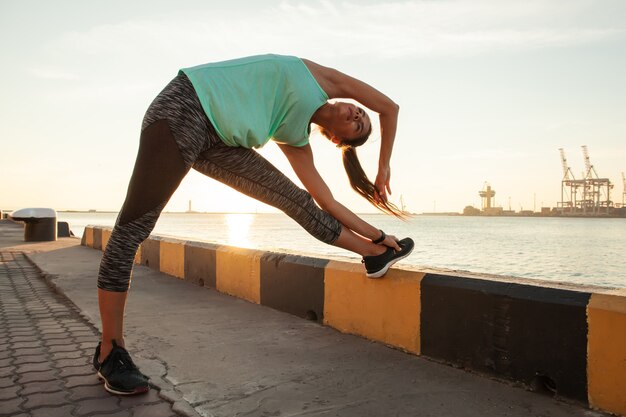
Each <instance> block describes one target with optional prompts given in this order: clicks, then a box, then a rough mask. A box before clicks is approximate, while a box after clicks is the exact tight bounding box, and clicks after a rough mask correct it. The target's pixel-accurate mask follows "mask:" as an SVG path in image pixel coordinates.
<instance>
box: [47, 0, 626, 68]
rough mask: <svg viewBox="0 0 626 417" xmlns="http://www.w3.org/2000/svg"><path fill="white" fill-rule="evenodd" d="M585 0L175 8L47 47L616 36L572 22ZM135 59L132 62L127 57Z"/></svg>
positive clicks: (444, 49)
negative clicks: (239, 11)
mask: <svg viewBox="0 0 626 417" xmlns="http://www.w3.org/2000/svg"><path fill="white" fill-rule="evenodd" d="M591 7H592V4H591V3H589V2H587V1H582V0H572V1H569V2H560V1H552V2H543V1H528V2H510V1H497V2H496V1H486V0H482V1H472V2H464V1H436V2H435V1H401V2H399V1H396V2H379V3H373V4H366V3H357V2H352V1H343V2H330V1H325V0H323V1H306V2H305V1H283V2H282V3H280V4H278V5H275V6H273V7H268V8H264V9H261V10H260V11H258V12H257V13H254V14H250V15H241V14H236V13H232V12H229V11H223V10H222V11H220V12H217V13H216V12H215V11H213V10H211V11H206V10H200V11H180V12H173V13H169V14H168V15H163V16H152V17H150V18H146V19H142V20H133V21H125V22H120V23H116V24H107V25H100V26H96V27H93V28H91V29H89V30H87V31H80V32H78V31H76V32H68V33H66V34H64V35H62V36H61V37H60V38H58V39H56V40H54V41H52V42H51V44H50V48H51V49H54V50H56V51H58V50H72V51H75V52H79V53H80V54H82V55H83V56H90V57H97V56H98V55H100V54H102V53H106V54H109V55H111V54H112V55H118V56H120V57H123V58H131V59H132V57H133V56H136V55H140V54H141V55H143V56H146V55H148V56H149V57H152V58H155V59H158V58H159V56H163V55H167V56H171V55H172V54H173V55H188V54H190V53H193V54H194V55H195V56H196V57H197V56H198V55H199V54H206V55H213V56H215V58H217V59H220V58H221V57H232V56H238V55H245V54H248V53H259V51H291V52H294V53H295V52H298V54H299V55H301V56H304V55H306V56H317V57H319V56H343V57H345V56H376V57H380V58H394V57H405V56H431V55H439V56H441V55H443V56H448V55H468V54H477V53H485V52H489V51H493V50H503V49H507V50H510V49H511V48H513V49H529V48H545V47H559V46H568V45H577V44H581V43H588V42H597V41H602V40H606V39H612V38H617V37H622V36H624V35H625V33H626V31H625V28H624V26H623V25H622V27H607V26H606V25H605V24H604V23H603V22H600V21H598V22H596V23H595V24H594V22H593V20H592V19H589V20H590V22H585V21H583V23H577V22H578V19H579V16H580V15H584V14H585V13H586V12H587V11H589V9H590V8H591ZM131 62H132V61H131Z"/></svg>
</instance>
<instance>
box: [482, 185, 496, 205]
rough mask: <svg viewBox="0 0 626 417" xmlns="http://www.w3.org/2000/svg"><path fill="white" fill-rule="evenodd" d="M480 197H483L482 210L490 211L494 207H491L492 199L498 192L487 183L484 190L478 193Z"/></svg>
mask: <svg viewBox="0 0 626 417" xmlns="http://www.w3.org/2000/svg"><path fill="white" fill-rule="evenodd" d="M478 195H479V196H480V197H481V201H482V204H481V205H482V209H483V211H484V210H489V209H490V208H491V207H493V206H492V205H491V199H492V198H493V197H495V195H496V191H495V190H492V189H491V185H489V184H488V183H485V186H484V188H483V189H482V190H481V191H479V192H478Z"/></svg>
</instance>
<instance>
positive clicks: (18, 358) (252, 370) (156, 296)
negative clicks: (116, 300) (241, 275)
mask: <svg viewBox="0 0 626 417" xmlns="http://www.w3.org/2000/svg"><path fill="white" fill-rule="evenodd" d="M0 252H2V254H3V255H2V256H3V258H2V262H3V263H2V264H1V265H0V270H2V271H4V272H3V274H4V275H0V284H1V286H0V291H1V292H2V298H1V300H2V313H1V314H2V316H1V317H0V320H1V321H0V325H1V326H2V329H1V330H0V332H1V333H0V352H2V354H3V355H4V356H2V357H1V359H0V361H2V362H0V363H1V365H0V366H1V367H0V371H1V372H2V375H3V376H2V378H1V379H0V388H1V391H0V392H1V394H0V395H1V396H2V398H0V400H1V403H0V404H1V405H0V407H2V410H1V411H0V415H1V414H8V415H11V416H18V415H20V416H22V415H25V416H26V415H32V416H39V415H44V414H45V415H47V416H54V414H51V413H50V411H51V410H50V407H51V406H52V404H54V405H55V406H56V408H57V411H59V414H57V415H64V416H66V415H68V416H69V415H72V414H68V413H67V411H70V412H73V413H74V414H73V415H85V414H89V413H93V414H89V415H90V416H91V415H94V416H95V415H98V416H99V415H105V414H106V415H113V416H117V415H120V416H126V415H134V416H139V415H149V416H158V415H159V414H157V412H161V413H162V415H168V414H172V410H175V411H176V412H179V413H181V414H184V415H190V416H192V415H201V416H204V417H230V416H248V417H270V416H281V417H282V416H338V417H368V416H371V417H392V416H401V417H405V416H420V417H427V416H432V417H441V416H463V417H487V416H510V417H528V416H537V417H590V416H603V415H604V414H601V413H597V412H594V411H591V410H587V409H585V408H583V407H581V406H580V405H577V404H570V403H567V402H563V401H560V400H558V399H555V398H552V397H550V396H547V395H541V394H537V393H532V392H528V391H526V390H524V389H522V388H520V387H518V386H515V385H514V384H511V383H506V382H501V381H496V380H493V379H490V378H486V377H484V376H480V375H476V374H472V373H469V372H465V371H463V370H460V369H455V368H452V367H449V366H445V365H441V364H438V363H435V362H432V361H429V360H427V359H425V358H423V357H417V356H414V355H410V354H406V353H403V352H400V351H398V350H395V349H390V348H388V347H386V346H384V345H382V344H379V343H373V342H370V341H368V340H365V339H363V338H360V337H356V336H351V335H345V334H341V333H339V332H337V331H335V330H333V329H331V328H328V327H324V326H321V325H319V324H317V323H314V322H310V321H307V320H302V319H300V318H297V317H294V316H291V315H289V314H285V313H281V312H278V311H275V310H272V309H269V308H267V307H264V306H259V305H255V304H251V303H248V302H245V301H242V300H239V299H236V298H233V297H229V296H227V295H224V294H221V293H218V292H216V291H213V290H210V289H207V288H201V287H198V286H196V285H193V284H190V283H188V282H185V281H180V280H177V279H175V278H172V277H168V276H166V275H164V274H161V273H158V272H155V271H153V270H151V269H149V268H146V267H142V266H136V267H135V271H134V274H133V282H132V289H131V292H130V295H129V302H128V305H127V308H126V344H127V346H128V347H129V350H130V351H131V354H132V355H133V359H134V360H135V362H137V364H138V365H139V366H140V368H141V370H142V371H143V372H144V373H146V374H147V375H149V376H150V377H151V381H152V383H154V384H156V385H157V386H158V387H159V388H160V389H161V390H160V396H162V397H165V398H167V399H168V400H171V401H174V406H173V408H172V409H170V408H169V405H168V404H166V403H164V402H162V401H161V400H159V398H158V397H157V396H156V395H155V394H156V392H155V391H154V390H153V391H152V393H151V394H150V395H149V396H147V397H135V398H132V399H130V398H124V399H119V398H116V397H111V396H109V394H107V393H106V392H105V391H104V389H103V388H102V386H101V385H100V384H99V383H98V382H97V380H96V377H95V375H94V374H93V371H92V370H91V369H90V368H89V365H88V361H89V358H90V356H91V353H92V349H93V346H94V344H95V343H96V341H97V338H98V337H97V332H96V330H95V329H96V326H98V325H99V321H100V320H99V316H98V304H97V297H96V295H97V294H96V291H95V285H96V284H95V279H96V278H95V277H96V276H97V271H98V265H99V262H100V259H101V257H102V252H100V251H98V250H94V249H90V248H86V247H83V246H80V242H79V240H78V239H71V238H64V239H59V240H58V241H56V242H44V243H25V242H23V231H22V230H21V229H20V228H19V227H16V225H15V224H13V223H10V222H3V221H0ZM20 253H27V254H28V258H29V259H31V260H32V261H33V262H34V263H35V264H36V265H37V268H39V269H41V270H42V271H44V272H45V274H46V281H45V282H44V281H42V280H41V279H40V278H39V277H38V275H37V272H36V270H35V269H33V267H32V266H31V265H30V264H29V263H28V262H27V261H26V260H25V258H24V256H23V255H21V254H20ZM46 282H47V283H48V284H49V285H50V286H52V287H53V288H55V289H56V290H57V291H59V292H60V293H62V294H63V295H64V297H67V298H68V299H69V300H71V303H73V304H74V305H76V306H77V309H78V311H80V315H78V314H77V313H76V310H73V309H72V308H71V307H70V305H69V304H68V303H66V302H64V301H63V300H62V299H60V298H59V297H57V296H55V295H53V294H51V293H50V292H49V290H48V289H47V286H46ZM92 326H93V327H92ZM56 332H58V333H56ZM59 335H62V336H59ZM20 343H27V345H24V346H22V345H20ZM57 343H59V344H58V345H57ZM40 375H41V377H39V376H40ZM32 378H35V379H32ZM31 384H37V387H35V385H31ZM90 407H91V408H90ZM96 407H101V408H96ZM145 410H148V411H145ZM111 413H112V414H111ZM142 413H147V414H142Z"/></svg>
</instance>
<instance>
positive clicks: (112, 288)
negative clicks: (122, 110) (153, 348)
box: [98, 120, 189, 362]
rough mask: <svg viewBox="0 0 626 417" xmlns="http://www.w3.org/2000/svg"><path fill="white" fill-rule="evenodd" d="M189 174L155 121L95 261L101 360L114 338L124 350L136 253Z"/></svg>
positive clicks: (162, 123) (165, 126) (162, 124)
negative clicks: (114, 223)
mask: <svg viewBox="0 0 626 417" xmlns="http://www.w3.org/2000/svg"><path fill="white" fill-rule="evenodd" d="M188 171H189V167H188V166H187V165H186V164H185V161H184V160H183V157H182V156H181V154H180V152H179V151H178V147H177V145H176V142H175V141H174V138H173V136H172V133H171V131H170V129H169V125H168V122H167V121H166V120H160V121H157V122H154V123H153V124H151V125H150V126H149V127H147V128H146V129H145V130H144V131H143V132H142V134H141V142H140V145H139V152H138V155H137V160H136V162H135V168H134V170H133V175H132V177H131V180H130V184H129V187H128V193H127V196H126V201H125V202H124V206H123V207H122V210H121V212H120V214H119V216H118V219H117V222H116V225H115V227H114V229H113V232H112V233H111V237H110V239H109V242H108V243H107V246H106V249H105V251H104V255H103V256H102V261H101V263H100V271H99V274H98V301H99V304H100V317H101V320H102V345H101V349H100V358H99V359H100V362H102V359H103V358H105V357H106V356H107V355H108V354H109V352H110V351H111V348H112V341H113V340H115V341H116V343H117V344H118V345H119V346H122V347H124V337H123V331H124V325H123V320H124V307H125V302H126V292H127V291H128V287H129V284H130V277H131V272H132V267H133V261H134V258H135V253H136V252H137V248H138V247H139V245H140V244H141V242H143V241H144V240H145V239H146V238H147V237H148V236H149V235H150V233H151V232H152V229H153V228H154V225H155V224H156V222H157V220H158V218H159V215H160V214H161V211H162V210H163V208H164V207H165V204H166V203H167V201H168V200H169V198H170V196H171V195H172V193H173V192H174V190H176V188H177V187H178V184H179V183H180V181H181V180H182V179H183V177H184V176H185V174H186V173H187V172H188Z"/></svg>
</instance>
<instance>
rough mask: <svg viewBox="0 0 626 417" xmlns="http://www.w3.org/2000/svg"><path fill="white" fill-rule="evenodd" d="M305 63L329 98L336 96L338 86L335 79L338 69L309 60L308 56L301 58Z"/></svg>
mask: <svg viewBox="0 0 626 417" xmlns="http://www.w3.org/2000/svg"><path fill="white" fill-rule="evenodd" d="M300 59H301V60H302V62H303V63H304V65H306V67H307V68H308V69H309V71H310V72H311V75H312V76H313V78H315V81H317V83H318V84H319V85H320V87H321V88H322V90H324V92H325V93H326V95H327V96H328V97H329V98H335V97H338V96H337V88H336V84H335V80H336V77H337V73H338V71H337V70H336V69H333V68H329V67H325V66H323V65H320V64H318V63H316V62H313V61H311V60H308V59H306V58H300Z"/></svg>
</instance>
